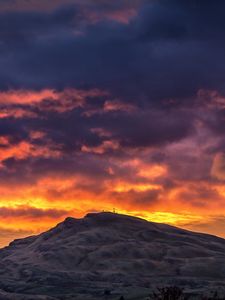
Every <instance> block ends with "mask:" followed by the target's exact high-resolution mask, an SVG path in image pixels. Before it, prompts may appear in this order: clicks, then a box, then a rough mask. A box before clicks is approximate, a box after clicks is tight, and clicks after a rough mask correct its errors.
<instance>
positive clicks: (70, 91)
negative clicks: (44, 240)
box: [0, 0, 225, 246]
mask: <svg viewBox="0 0 225 300" xmlns="http://www.w3.org/2000/svg"><path fill="white" fill-rule="evenodd" d="M224 12H225V1H223V0H218V1H211V0H182V1H181V0H114V1H111V0H0V53H1V56H0V246H3V245H6V244H7V243H8V242H9V241H11V240H13V239H15V238H19V237H23V236H27V235H30V234H36V233H39V232H41V231H43V230H46V229H48V228H50V227H52V226H54V225H55V224H56V223H58V222H59V221H62V220H63V219H64V218H65V217H67V216H74V217H82V216H83V215H85V214H86V213H87V212H90V211H102V210H107V211H112V210H113V209H114V208H115V209H116V211H117V212H121V213H127V214H131V215H135V216H140V217H143V218H146V219H148V220H152V221H156V222H163V223H169V224H173V225H176V226H181V227H184V228H187V229H191V230H195V231H202V232H208V233H212V234H216V235H219V236H223V237H225V229H224V228H225V62H224V61H225V39H224V36H225V18H224Z"/></svg>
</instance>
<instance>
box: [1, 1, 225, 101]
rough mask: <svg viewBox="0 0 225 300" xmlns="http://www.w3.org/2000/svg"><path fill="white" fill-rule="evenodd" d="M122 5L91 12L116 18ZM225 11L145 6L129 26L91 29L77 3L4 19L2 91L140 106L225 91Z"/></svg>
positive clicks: (189, 4) (201, 5)
mask: <svg viewBox="0 0 225 300" xmlns="http://www.w3.org/2000/svg"><path fill="white" fill-rule="evenodd" d="M121 3H122V4H123V5H124V6H125V7H126V5H127V6H129V4H128V3H127V2H125V1H116V2H115V3H114V4H113V5H112V4H110V5H109V4H107V3H106V2H103V3H102V2H100V3H99V4H97V2H94V1H89V3H88V7H92V8H93V7H97V8H99V9H102V10H103V11H104V12H105V11H107V12H108V11H114V10H115V7H116V9H120V8H121V6H122V5H121ZM78 4H79V5H78ZM70 5H71V4H70ZM224 6H225V5H224V3H223V1H218V2H217V4H216V5H215V4H214V5H212V3H211V2H210V1H197V2H196V1H194V0H193V1H166V0H161V1H142V5H140V8H139V10H138V12H137V16H135V17H133V18H132V19H131V20H130V22H129V23H128V24H122V23H120V22H116V21H112V20H109V19H100V20H99V21H97V22H96V21H95V22H93V23H91V22H90V18H89V14H88V13H87V14H86V15H83V8H84V7H85V4H83V5H82V3H77V2H75V4H74V5H73V6H72V7H71V6H69V7H68V8H67V7H66V6H63V8H59V7H57V8H55V10H51V11H50V12H44V11H43V12H42V11H39V12H30V11H28V12H15V11H14V12H7V13H6V12H4V13H1V16H0V24H2V26H1V28H3V29H2V30H1V31H0V33H1V36H2V41H3V44H2V58H4V59H2V61H1V62H0V66H1V69H2V70H4V74H5V75H4V74H3V73H2V74H1V73H0V77H3V80H2V83H1V85H2V88H7V87H8V86H14V87H26V88H28V87H34V88H41V87H45V86H51V87H55V88H62V87H64V86H68V85H69V86H95V87H96V86H97V87H100V88H107V89H110V90H111V92H112V93H113V94H115V95H120V96H123V97H125V98H126V99H127V100H128V99H131V98H132V99H133V101H136V102H138V103H139V104H140V103H143V102H144V103H146V102H147V103H148V102H149V101H151V102H156V101H158V100H160V99H164V98H166V99H170V98H177V99H179V101H181V99H182V98H186V99H189V98H190V97H193V96H194V94H195V93H196V91H197V90H198V89H200V88H210V89H218V90H221V91H222V92H223V78H224V73H225V67H224V64H222V63H221V61H222V60H223V59H224V46H225V45H224V43H223V42H221V40H222V39H221V37H222V36H223V32H224V29H225V21H224V18H223V14H222V12H223V11H224ZM123 9H124V7H123ZM90 12H93V10H90ZM8 20H9V21H10V20H11V21H10V22H9V21H8ZM80 20H82V21H84V20H86V21H85V27H82V26H81V27H80V25H81V23H82V22H81V23H80ZM78 32H79V33H78ZM17 37H19V38H17ZM8 40H10V43H8V42H7V41H8ZM18 40H19V41H20V45H18ZM28 40H29V43H28V44H27V41H28ZM4 42H5V43H4ZM21 44H22V46H21ZM9 53H10V55H9ZM4 77H5V78H4ZM4 79H5V80H4Z"/></svg>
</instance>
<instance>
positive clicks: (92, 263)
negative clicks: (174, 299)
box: [0, 213, 225, 300]
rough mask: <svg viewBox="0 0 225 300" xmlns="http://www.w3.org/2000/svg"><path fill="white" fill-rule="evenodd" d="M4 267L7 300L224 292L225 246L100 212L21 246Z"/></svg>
mask: <svg viewBox="0 0 225 300" xmlns="http://www.w3.org/2000/svg"><path fill="white" fill-rule="evenodd" d="M0 267H1V268H0V289H1V291H2V292H1V291H0V299H34V300H35V299H63V300H64V299H86V298H87V299H95V297H96V298H98V299H104V297H102V295H103V294H104V291H107V290H110V291H111V293H112V296H109V299H111V298H110V297H112V299H119V298H118V296H119V295H121V294H124V295H127V294H134V292H135V293H140V294H141V293H143V294H145V293H147V292H148V289H149V288H154V287H156V286H161V285H174V284H176V285H180V286H183V287H185V288H186V289H187V290H196V291H197V290H201V289H213V288H217V287H220V286H221V287H222V286H223V284H224V282H225V240H224V239H221V238H217V237H215V236H210V235H206V234H200V233H193V232H189V231H186V230H182V229H179V228H175V227H172V226H168V225H164V224H156V223H152V222H147V221H145V220H142V219H139V218H134V217H129V216H125V215H119V214H113V213H93V214H88V215H87V216H86V217H84V218H83V219H74V218H67V219H66V220H65V221H64V222H62V223H60V224H58V225H57V226H56V227H55V228H53V229H51V230H49V231H47V232H45V233H42V234H40V235H38V236H33V237H28V238H25V239H20V240H15V241H13V242H12V243H11V244H10V245H9V246H8V247H6V248H4V249H1V250H0ZM105 293H107V292H105ZM1 294H2V295H3V296H1ZM26 295H27V296H26ZM29 295H32V296H29ZM128 298H129V296H128ZM107 299H108V298H107Z"/></svg>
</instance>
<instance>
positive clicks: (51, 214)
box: [0, 207, 68, 218]
mask: <svg viewBox="0 0 225 300" xmlns="http://www.w3.org/2000/svg"><path fill="white" fill-rule="evenodd" d="M67 214H68V211H64V210H57V209H39V208H34V207H18V208H15V209H14V208H8V207H1V208H0V216H1V218H7V217H16V218H18V217H23V218H41V217H48V218H59V217H62V216H65V215H67Z"/></svg>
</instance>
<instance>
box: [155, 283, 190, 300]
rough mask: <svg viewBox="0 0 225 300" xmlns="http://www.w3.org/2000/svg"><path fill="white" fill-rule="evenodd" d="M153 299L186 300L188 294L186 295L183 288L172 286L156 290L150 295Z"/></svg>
mask: <svg viewBox="0 0 225 300" xmlns="http://www.w3.org/2000/svg"><path fill="white" fill-rule="evenodd" d="M150 299H152V300H186V299H187V296H185V295H184V293H183V289H181V288H179V287H176V286H171V287H164V288H158V289H157V291H156V292H153V293H152V295H150Z"/></svg>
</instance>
